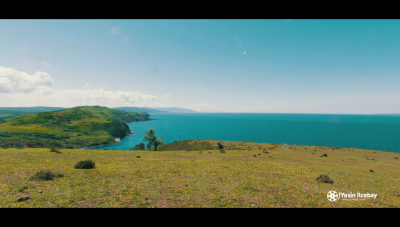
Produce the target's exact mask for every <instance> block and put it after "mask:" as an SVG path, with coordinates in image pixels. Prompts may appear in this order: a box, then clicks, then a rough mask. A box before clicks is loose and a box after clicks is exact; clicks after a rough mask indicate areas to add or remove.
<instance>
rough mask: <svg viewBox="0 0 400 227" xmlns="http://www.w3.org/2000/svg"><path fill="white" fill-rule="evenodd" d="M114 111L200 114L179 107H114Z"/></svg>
mask: <svg viewBox="0 0 400 227" xmlns="http://www.w3.org/2000/svg"><path fill="white" fill-rule="evenodd" d="M112 109H116V110H124V111H131V112H144V113H198V112H197V111H194V110H190V109H185V108H179V107H114V108H112Z"/></svg>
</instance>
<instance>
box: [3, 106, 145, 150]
mask: <svg viewBox="0 0 400 227" xmlns="http://www.w3.org/2000/svg"><path fill="white" fill-rule="evenodd" d="M0 120H1V121H0V146H1V147H8V148H12V147H18V148H24V147H31V148H38V147H59V148H81V147H86V146H98V145H105V144H110V143H114V142H115V138H123V137H125V136H127V135H129V134H130V130H129V127H128V125H127V124H126V123H130V122H136V121H145V120H151V118H150V115H149V114H147V113H135V112H127V111H121V110H114V109H110V108H107V107H100V106H82V107H75V108H70V109H63V110H59V111H53V112H43V113H34V114H1V115H0Z"/></svg>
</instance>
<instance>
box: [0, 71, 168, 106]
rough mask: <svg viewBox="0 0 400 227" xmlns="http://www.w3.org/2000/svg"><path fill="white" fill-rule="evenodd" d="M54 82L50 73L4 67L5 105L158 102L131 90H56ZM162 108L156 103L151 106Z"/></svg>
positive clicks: (0, 75)
mask: <svg viewBox="0 0 400 227" xmlns="http://www.w3.org/2000/svg"><path fill="white" fill-rule="evenodd" d="M53 84H54V80H53V79H52V78H51V76H50V75H49V74H48V73H45V72H40V71H38V72H36V73H34V74H33V75H29V74H28V73H25V72H19V71H17V70H15V69H12V68H5V67H1V66H0V99H1V100H2V103H1V105H2V106H9V107H11V106H15V107H17V106H59V107H73V106H83V105H101V106H110V107H116V106H121V105H128V106H132V104H139V105H144V103H143V102H144V101H153V100H157V99H158V97H157V96H156V95H148V94H143V93H141V92H131V91H119V90H117V91H107V90H104V89H103V88H98V89H90V88H89V86H90V85H89V84H88V83H86V84H85V85H84V89H83V90H80V89H69V90H60V91H59V90H54V89H52V88H51V86H52V85H53ZM154 104H156V105H162V104H160V103H153V104H147V105H152V106H153V105H154Z"/></svg>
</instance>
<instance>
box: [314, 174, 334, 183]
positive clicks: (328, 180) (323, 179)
mask: <svg viewBox="0 0 400 227" xmlns="http://www.w3.org/2000/svg"><path fill="white" fill-rule="evenodd" d="M317 181H318V182H321V183H329V184H333V180H332V179H331V178H329V177H328V176H327V175H323V174H321V175H319V176H318V177H317Z"/></svg>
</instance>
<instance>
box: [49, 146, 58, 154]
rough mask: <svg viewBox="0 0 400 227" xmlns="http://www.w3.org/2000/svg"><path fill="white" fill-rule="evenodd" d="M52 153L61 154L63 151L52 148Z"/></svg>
mask: <svg viewBox="0 0 400 227" xmlns="http://www.w3.org/2000/svg"><path fill="white" fill-rule="evenodd" d="M50 152H55V153H61V151H59V150H57V148H55V147H52V148H50Z"/></svg>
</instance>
